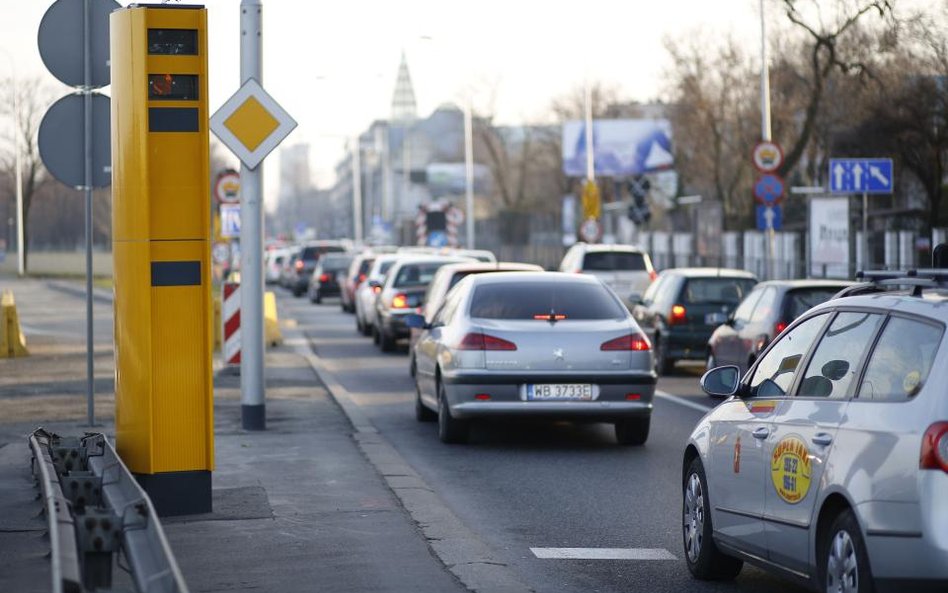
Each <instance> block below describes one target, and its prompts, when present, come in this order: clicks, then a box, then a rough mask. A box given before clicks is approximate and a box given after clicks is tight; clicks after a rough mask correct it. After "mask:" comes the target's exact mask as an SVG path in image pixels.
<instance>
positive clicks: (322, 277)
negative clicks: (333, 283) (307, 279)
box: [319, 274, 329, 282]
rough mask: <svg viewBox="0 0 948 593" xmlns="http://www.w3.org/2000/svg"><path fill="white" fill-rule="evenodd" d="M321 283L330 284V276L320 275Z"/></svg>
mask: <svg viewBox="0 0 948 593" xmlns="http://www.w3.org/2000/svg"><path fill="white" fill-rule="evenodd" d="M319 281H320V282H329V274H320V275H319Z"/></svg>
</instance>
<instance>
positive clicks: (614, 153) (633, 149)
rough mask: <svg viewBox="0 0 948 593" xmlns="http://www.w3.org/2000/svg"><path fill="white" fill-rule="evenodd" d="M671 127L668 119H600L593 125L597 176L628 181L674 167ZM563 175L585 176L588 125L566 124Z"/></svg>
mask: <svg viewBox="0 0 948 593" xmlns="http://www.w3.org/2000/svg"><path fill="white" fill-rule="evenodd" d="M671 136H672V133H671V123H670V122H669V121H668V120H667V119H600V120H594V121H593V130H592V144H593V160H594V166H595V170H596V176H597V177H599V176H601V177H629V176H632V175H641V174H643V173H650V172H653V171H660V170H662V169H669V168H671V167H672V166H673V165H674V164H675V159H674V157H673V156H672V143H671ZM563 172H564V173H565V174H566V175H567V176H569V177H585V176H586V122H585V121H579V120H574V121H568V122H566V123H564V124H563Z"/></svg>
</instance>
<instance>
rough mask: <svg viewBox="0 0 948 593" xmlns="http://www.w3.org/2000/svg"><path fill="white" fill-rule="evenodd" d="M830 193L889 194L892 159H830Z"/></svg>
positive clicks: (890, 191) (892, 179)
mask: <svg viewBox="0 0 948 593" xmlns="http://www.w3.org/2000/svg"><path fill="white" fill-rule="evenodd" d="M829 178H830V193H834V194H862V193H865V194H890V193H892V186H893V183H894V181H895V178H894V176H893V174H892V159H876V158H872V159H830V165H829Z"/></svg>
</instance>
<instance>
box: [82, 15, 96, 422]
mask: <svg viewBox="0 0 948 593" xmlns="http://www.w3.org/2000/svg"><path fill="white" fill-rule="evenodd" d="M90 9H91V7H90V6H89V0H83V10H82V39H83V49H82V61H83V66H82V67H83V84H84V86H83V87H82V99H83V126H82V127H83V152H84V156H85V175H84V179H85V187H84V188H83V189H84V191H85V194H86V196H85V197H86V213H85V214H86V216H85V219H86V220H85V223H86V224H85V227H86V420H87V421H88V423H89V426H95V385H94V383H93V381H94V378H95V375H94V372H95V369H94V367H93V359H92V354H93V339H92V27H91V23H90V19H91V15H90Z"/></svg>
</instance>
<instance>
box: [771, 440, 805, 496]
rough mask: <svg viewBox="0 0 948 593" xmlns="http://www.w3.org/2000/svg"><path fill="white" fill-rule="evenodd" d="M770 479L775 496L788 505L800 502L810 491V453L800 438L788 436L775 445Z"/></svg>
mask: <svg viewBox="0 0 948 593" xmlns="http://www.w3.org/2000/svg"><path fill="white" fill-rule="evenodd" d="M770 477H771V479H772V480H773V483H774V488H775V489H776V490H777V496H779V497H780V498H782V499H784V500H785V501H786V502H789V503H790V504H796V503H798V502H800V501H801V500H803V498H804V497H805V496H806V493H807V492H809V491H810V451H809V450H808V449H807V448H806V443H804V442H803V440H802V439H801V438H800V437H796V436H788V437H786V438H784V439H782V440H781V441H780V442H779V443H777V444H776V446H775V447H774V452H773V455H772V456H771V458H770Z"/></svg>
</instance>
